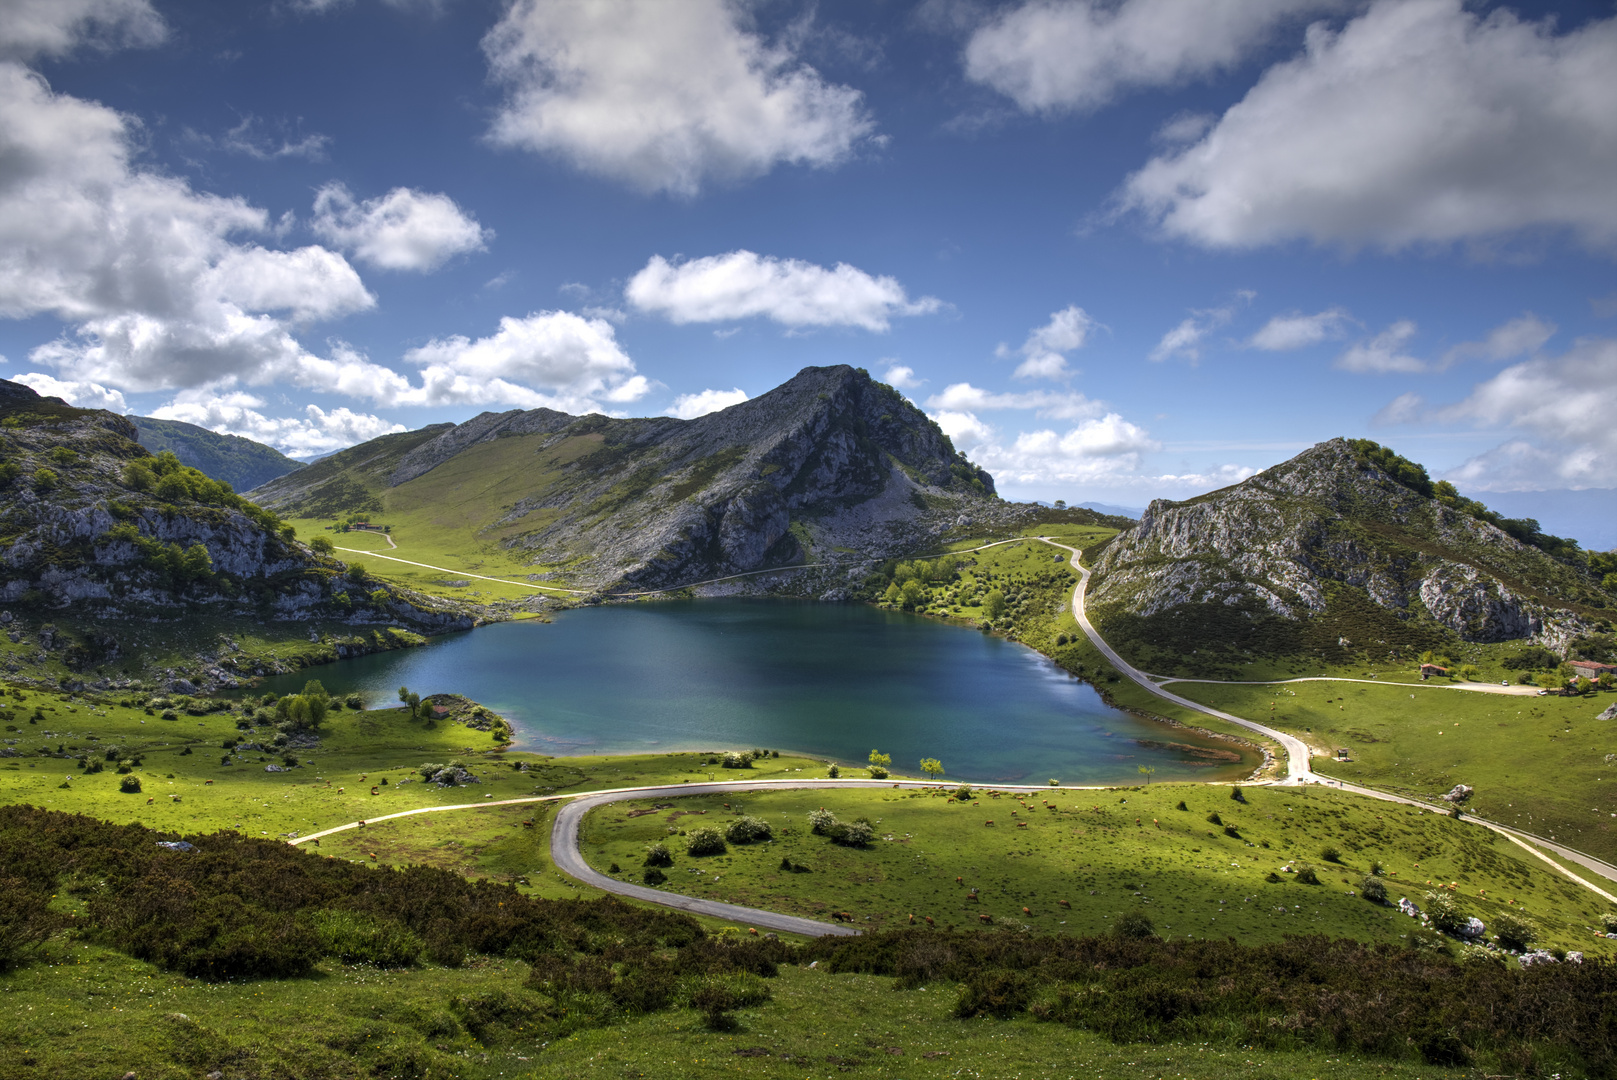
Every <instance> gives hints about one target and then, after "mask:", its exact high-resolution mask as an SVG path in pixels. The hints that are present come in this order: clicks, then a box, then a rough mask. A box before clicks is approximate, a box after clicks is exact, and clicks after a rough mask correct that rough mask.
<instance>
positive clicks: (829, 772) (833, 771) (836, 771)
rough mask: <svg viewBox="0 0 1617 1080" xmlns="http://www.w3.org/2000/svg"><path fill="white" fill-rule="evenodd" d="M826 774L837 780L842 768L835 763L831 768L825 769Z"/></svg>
mask: <svg viewBox="0 0 1617 1080" xmlns="http://www.w3.org/2000/svg"><path fill="white" fill-rule="evenodd" d="M825 775H827V776H829V777H830V778H831V779H833V780H835V779H837V778H838V777H840V776H841V775H842V770H841V769H839V768H837V767H836V766H835V765H833V766H831V767H830V768H829V769H827V770H825Z"/></svg>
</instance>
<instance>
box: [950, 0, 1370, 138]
mask: <svg viewBox="0 0 1617 1080" xmlns="http://www.w3.org/2000/svg"><path fill="white" fill-rule="evenodd" d="M1350 3H1351V0H1195V2H1192V3H1186V2H1185V0H1122V2H1121V3H1102V2H1097V0H1028V2H1025V3H1022V4H1019V5H1017V6H1015V7H1012V8H1009V9H1007V10H1005V11H1003V12H1002V13H1000V14H999V15H997V16H995V17H994V18H993V19H991V20H990V21H989V22H988V23H986V24H985V25H983V26H981V27H980V28H978V29H977V30H976V32H975V33H973V34H972V36H971V39H970V41H969V42H968V43H967V45H966V55H965V63H966V75H967V77H968V78H971V79H972V80H974V81H976V82H980V83H984V84H986V85H988V86H991V87H993V88H994V89H995V90H998V91H999V92H1000V93H1002V94H1005V95H1006V96H1007V97H1010V98H1011V99H1013V100H1014V101H1015V102H1016V103H1017V104H1018V105H1019V106H1021V107H1022V108H1023V109H1024V110H1026V111H1028V112H1046V111H1056V110H1065V109H1075V110H1090V109H1095V108H1098V107H1100V106H1102V105H1105V104H1106V103H1107V102H1109V101H1111V100H1112V99H1113V98H1115V97H1117V96H1118V95H1120V94H1121V93H1123V92H1126V91H1128V90H1132V89H1136V88H1142V87H1153V86H1173V85H1176V84H1179V83H1184V82H1188V81H1190V80H1192V79H1197V78H1205V77H1207V76H1209V75H1213V74H1216V73H1217V72H1219V71H1222V70H1225V69H1227V68H1230V67H1233V66H1234V65H1236V64H1238V63H1240V62H1241V61H1243V60H1245V59H1246V58H1247V57H1248V56H1249V55H1250V54H1251V53H1252V52H1253V51H1255V50H1256V49H1257V48H1259V47H1260V46H1262V45H1264V44H1265V43H1266V42H1267V41H1269V40H1270V38H1271V37H1272V36H1273V35H1274V33H1275V31H1276V30H1277V29H1279V28H1280V27H1281V26H1283V25H1285V24H1287V23H1292V22H1295V21H1297V19H1298V17H1299V16H1305V15H1310V14H1313V13H1316V12H1322V11H1332V10H1340V9H1342V8H1345V7H1348V6H1350Z"/></svg>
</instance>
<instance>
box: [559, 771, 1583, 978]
mask: <svg viewBox="0 0 1617 1080" xmlns="http://www.w3.org/2000/svg"><path fill="white" fill-rule="evenodd" d="M1230 791H1231V789H1230V788H1227V787H1207V786H1202V785H1190V784H1153V785H1150V786H1146V787H1139V788H1132V789H1098V790H1090V791H1068V790H1051V791H1050V792H1049V793H1048V794H1047V795H1046V794H1038V795H1032V796H1027V797H1022V796H1020V795H1012V794H1009V793H1000V792H996V791H994V790H993V789H991V788H983V789H977V790H973V791H971V792H970V794H969V797H968V798H967V799H965V800H964V801H961V800H958V799H955V798H951V797H949V796H948V794H946V793H944V792H931V793H921V792H908V791H894V790H886V791H883V790H876V791H872V792H863V791H844V790H832V791H818V792H815V791H808V792H758V793H752V794H747V795H730V796H723V797H718V796H714V797H692V798H689V799H678V800H668V801H665V802H663V803H658V804H654V803H652V802H650V801H649V800H648V801H646V802H635V803H628V802H624V803H617V804H614V805H613V806H610V807H604V808H601V809H598V810H595V811H593V812H592V813H591V814H590V816H589V818H588V819H587V825H586V828H585V830H584V832H583V835H582V839H583V844H582V847H583V850H584V852H585V853H586V855H587V857H588V858H589V860H590V863H591V865H593V866H594V867H595V868H596V869H597V870H600V871H602V872H606V871H607V870H608V868H609V867H610V866H612V865H613V864H616V865H618V866H620V867H622V868H623V870H622V872H621V873H619V874H617V875H615V876H618V877H621V878H623V879H625V880H635V881H638V880H639V879H640V875H641V872H642V871H641V864H642V861H643V855H644V852H645V850H646V847H647V846H648V845H649V844H652V843H656V842H663V843H665V844H666V845H667V846H668V847H669V849H670V850H671V851H673V852H674V853H675V859H674V865H673V866H672V867H670V868H668V869H667V870H666V871H665V872H666V874H667V875H668V882H667V884H666V885H664V886H662V887H663V888H666V889H670V890H674V891H677V892H682V893H687V894H690V895H694V896H701V897H706V898H710V899H723V900H727V901H730V902H734V903H741V904H747V905H749V906H754V907H765V908H768V909H770V910H781V911H787V912H791V913H793V914H798V915H805V916H808V917H811V918H820V919H826V918H829V916H830V913H831V912H833V911H841V910H847V911H849V912H851V913H852V914H853V915H854V918H855V925H857V926H859V927H861V928H866V929H882V928H892V927H898V926H905V925H909V919H910V917H911V916H912V915H913V916H914V917H915V918H916V919H917V920H921V921H924V920H925V918H928V917H930V918H932V919H933V920H934V921H935V923H936V924H937V925H938V926H940V927H949V926H954V927H966V926H975V925H978V924H979V923H980V922H981V921H982V916H984V915H987V916H989V918H990V919H992V920H993V923H994V924H995V925H1000V926H1008V927H1010V928H1012V929H1015V930H1031V931H1033V932H1036V933H1044V934H1077V935H1084V934H1103V933H1107V932H1109V931H1110V930H1111V928H1112V927H1113V926H1114V925H1115V924H1116V923H1117V921H1118V920H1119V919H1120V918H1122V917H1124V916H1126V915H1128V914H1129V913H1131V912H1137V913H1141V914H1144V915H1146V916H1147V917H1149V918H1150V920H1151V922H1152V923H1153V924H1155V926H1156V928H1157V930H1158V932H1160V933H1163V934H1167V935H1171V936H1172V937H1176V938H1182V937H1186V936H1189V937H1195V938H1204V937H1211V938H1223V937H1235V938H1237V939H1239V940H1240V941H1243V942H1264V941H1278V940H1280V939H1282V938H1283V937H1285V936H1287V935H1296V934H1325V935H1327V936H1330V937H1349V938H1353V939H1355V940H1358V941H1368V942H1388V943H1394V944H1399V943H1402V944H1407V943H1408V941H1409V939H1410V935H1411V934H1412V933H1413V932H1415V931H1417V930H1418V929H1419V924H1418V923H1416V922H1415V921H1414V920H1412V919H1409V918H1407V917H1405V916H1403V915H1400V914H1399V913H1398V911H1397V910H1396V909H1395V908H1392V907H1389V906H1387V905H1384V904H1373V903H1370V902H1367V901H1366V900H1364V899H1363V898H1361V897H1359V896H1357V895H1355V894H1356V893H1357V892H1359V891H1360V890H1361V888H1362V881H1363V879H1364V878H1365V877H1366V876H1367V875H1369V874H1370V872H1371V869H1372V867H1373V866H1380V867H1381V868H1382V869H1383V878H1382V880H1383V882H1384V884H1385V886H1386V888H1387V890H1388V894H1389V898H1390V900H1392V901H1393V902H1396V901H1397V899H1398V898H1399V897H1400V896H1404V897H1409V898H1410V899H1412V900H1414V901H1415V902H1416V903H1417V904H1420V905H1422V906H1425V900H1424V896H1425V893H1426V892H1427V891H1429V890H1431V889H1434V888H1439V887H1442V886H1447V885H1449V884H1450V883H1453V884H1455V885H1456V886H1457V887H1456V889H1455V890H1454V895H1455V896H1456V897H1458V898H1460V902H1461V904H1462V905H1463V906H1464V907H1465V909H1466V913H1467V914H1468V915H1476V916H1477V917H1479V918H1481V919H1482V920H1483V922H1484V923H1490V924H1491V923H1492V921H1493V920H1494V919H1495V918H1496V917H1497V916H1498V915H1499V914H1500V913H1501V912H1504V911H1506V910H1510V911H1515V912H1526V913H1527V915H1528V917H1530V918H1532V919H1534V920H1535V921H1536V922H1537V923H1538V924H1539V926H1540V929H1541V930H1542V932H1543V939H1544V942H1545V944H1546V945H1556V946H1559V947H1561V948H1569V949H1585V950H1589V949H1592V950H1593V951H1594V952H1597V953H1601V954H1602V955H1604V954H1605V952H1606V951H1609V950H1607V949H1606V945H1605V943H1604V942H1599V943H1596V941H1595V938H1594V930H1596V929H1598V928H1599V925H1600V924H1599V916H1600V914H1601V912H1602V911H1603V910H1604V906H1603V904H1602V902H1601V901H1600V900H1599V898H1598V897H1595V896H1593V895H1592V894H1590V893H1588V892H1587V891H1586V890H1584V889H1583V888H1582V887H1581V886H1578V885H1575V884H1573V883H1571V882H1569V881H1567V880H1565V879H1564V878H1562V877H1560V876H1559V875H1557V874H1556V873H1555V872H1554V871H1552V870H1550V869H1549V868H1548V867H1546V866H1545V864H1544V863H1542V862H1540V861H1539V860H1537V859H1535V858H1533V857H1532V856H1531V855H1529V854H1527V853H1526V852H1523V851H1521V850H1520V849H1519V848H1517V847H1515V846H1514V845H1513V844H1511V843H1510V842H1509V841H1507V840H1505V839H1503V838H1501V837H1499V836H1498V835H1497V834H1496V833H1493V832H1491V831H1489V830H1486V829H1483V828H1482V827H1480V826H1475V825H1469V824H1466V823H1465V822H1463V821H1455V820H1453V819H1451V818H1448V817H1446V816H1442V815H1436V814H1431V813H1424V812H1421V811H1417V810H1414V809H1411V808H1407V807H1397V806H1393V805H1390V804H1387V803H1380V802H1376V801H1375V800H1370V799H1365V798H1362V797H1357V796H1352V795H1347V794H1343V793H1341V792H1335V791H1328V790H1325V789H1319V788H1315V789H1301V790H1299V789H1289V788H1248V789H1245V790H1244V796H1245V799H1246V802H1236V801H1234V800H1232V799H1231V798H1230ZM1181 803H1183V804H1184V806H1185V809H1179V805H1180V804H1181ZM658 807H661V809H658ZM822 807H823V808H825V809H827V810H830V811H832V812H833V813H834V814H835V816H836V817H837V818H838V819H839V820H841V821H854V820H858V819H861V818H863V819H866V820H868V821H870V822H871V823H872V824H873V825H874V827H875V833H876V839H875V840H874V841H873V842H872V843H871V844H869V845H867V846H864V847H859V848H853V847H846V846H842V845H839V844H836V843H833V842H832V841H831V840H830V839H828V838H827V837H826V836H823V835H815V834H814V833H813V832H812V831H811V829H810V826H809V822H808V815H809V813H810V812H811V811H814V810H817V809H819V808H822ZM742 814H746V815H750V816H755V817H758V818H762V819H763V820H765V821H767V822H768V823H769V824H770V825H771V826H772V827H773V830H774V834H773V838H772V839H771V840H770V841H767V842H759V843H748V844H734V843H732V844H730V845H729V850H728V851H727V852H726V853H725V854H722V855H712V856H691V855H687V854H686V853H685V851H684V841H683V840H682V836H683V835H684V834H685V833H688V832H689V831H690V830H692V829H695V828H698V827H700V826H711V827H716V828H718V829H720V830H721V831H722V830H724V829H725V828H727V827H728V825H729V824H730V823H731V822H733V821H735V820H736V819H737V818H739V817H740V816H741V815H742ZM693 815H695V816H693ZM1209 815H1217V816H1218V818H1219V821H1218V822H1217V823H1214V822H1210V821H1209V820H1208V818H1209ZM990 822H992V824H989V823H990ZM1229 828H1233V829H1234V830H1235V831H1236V834H1237V835H1234V836H1231V835H1229V834H1228V833H1227V829H1229ZM1327 849H1331V850H1335V851H1336V852H1337V855H1336V857H1335V858H1326V857H1325V855H1324V854H1323V853H1324V852H1326V850H1327ZM783 860H786V861H789V862H790V863H791V865H792V866H793V867H796V868H798V869H794V870H788V869H785V868H784V866H783ZM1303 866H1311V867H1313V869H1314V870H1315V872H1316V874H1317V876H1318V878H1319V883H1318V884H1308V885H1305V884H1302V883H1301V882H1300V881H1299V880H1298V875H1297V874H1296V873H1293V872H1287V871H1286V868H1287V867H1291V868H1293V869H1297V868H1300V867H1303ZM1272 873H1273V874H1277V880H1276V881H1273V882H1271V881H1268V880H1267V878H1268V876H1269V875H1270V874H1272ZM1484 894H1486V895H1484Z"/></svg>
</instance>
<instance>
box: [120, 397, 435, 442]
mask: <svg viewBox="0 0 1617 1080" xmlns="http://www.w3.org/2000/svg"><path fill="white" fill-rule="evenodd" d="M263 407H264V402H263V400H262V399H260V398H257V397H254V396H253V395H252V394H247V393H243V392H241V391H234V392H230V393H224V394H215V393H211V392H208V391H205V390H204V391H191V392H185V393H181V394H180V395H178V396H177V397H176V398H175V400H173V401H171V402H169V403H168V404H166V405H163V406H161V407H159V408H158V409H156V410H154V411H153V412H152V415H153V416H154V417H156V418H157V419H159V420H179V421H181V422H183V423H187V424H195V425H196V426H197V427H203V428H207V429H208V430H209V431H217V432H220V433H221V434H225V435H240V436H242V437H243V438H247V439H252V440H254V441H255V442H261V443H264V444H266V445H268V446H273V447H275V448H276V449H277V450H279V451H281V452H282V453H284V454H287V455H288V456H291V457H299V456H303V457H307V456H309V455H311V454H323V453H329V452H331V451H333V450H340V449H342V448H343V447H345V446H353V445H355V444H356V443H362V442H365V441H366V440H369V439H374V438H376V437H377V436H378V435H387V434H390V433H392V432H395V431H404V430H406V429H405V427H404V425H403V424H396V423H393V422H391V421H388V420H384V419H382V418H381V417H379V416H372V415H370V414H369V413H356V412H354V411H352V410H350V409H347V408H336V409H332V410H331V411H329V412H328V411H326V410H324V409H321V408H320V407H319V406H317V405H308V406H306V407H305V408H304V410H303V416H301V417H298V416H288V417H272V416H267V415H265V414H264V413H263V412H262V411H260V410H262V409H263Z"/></svg>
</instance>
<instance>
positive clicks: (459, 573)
mask: <svg viewBox="0 0 1617 1080" xmlns="http://www.w3.org/2000/svg"><path fill="white" fill-rule="evenodd" d="M337 550H338V551H346V552H348V553H350V554H352V555H365V556H368V557H369V558H372V559H386V560H387V561H389V562H396V563H403V564H404V565H406V566H419V567H421V568H422V569H423V570H437V571H438V572H440V573H444V574H453V575H454V576H456V577H469V578H476V579H477V580H479V581H498V582H499V583H500V584H502V585H520V586H521V587H522V588H524V589H538V590H540V591H546V592H560V593H569V594H572V595H575V596H577V595H583V594H584V593H585V592H587V591H588V590H586V589H564V588H562V587H561V586H559V585H535V584H534V583H533V582H531V581H517V580H515V579H514V578H503V577H489V576H488V575H487V574H471V573H467V572H466V571H465V570H451V569H449V568H448V567H447V566H433V565H432V564H431V563H424V562H412V561H410V560H409V559H401V558H399V557H398V556H396V555H382V554H379V553H377V552H375V551H361V550H360V549H358V548H345V547H340V548H337Z"/></svg>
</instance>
